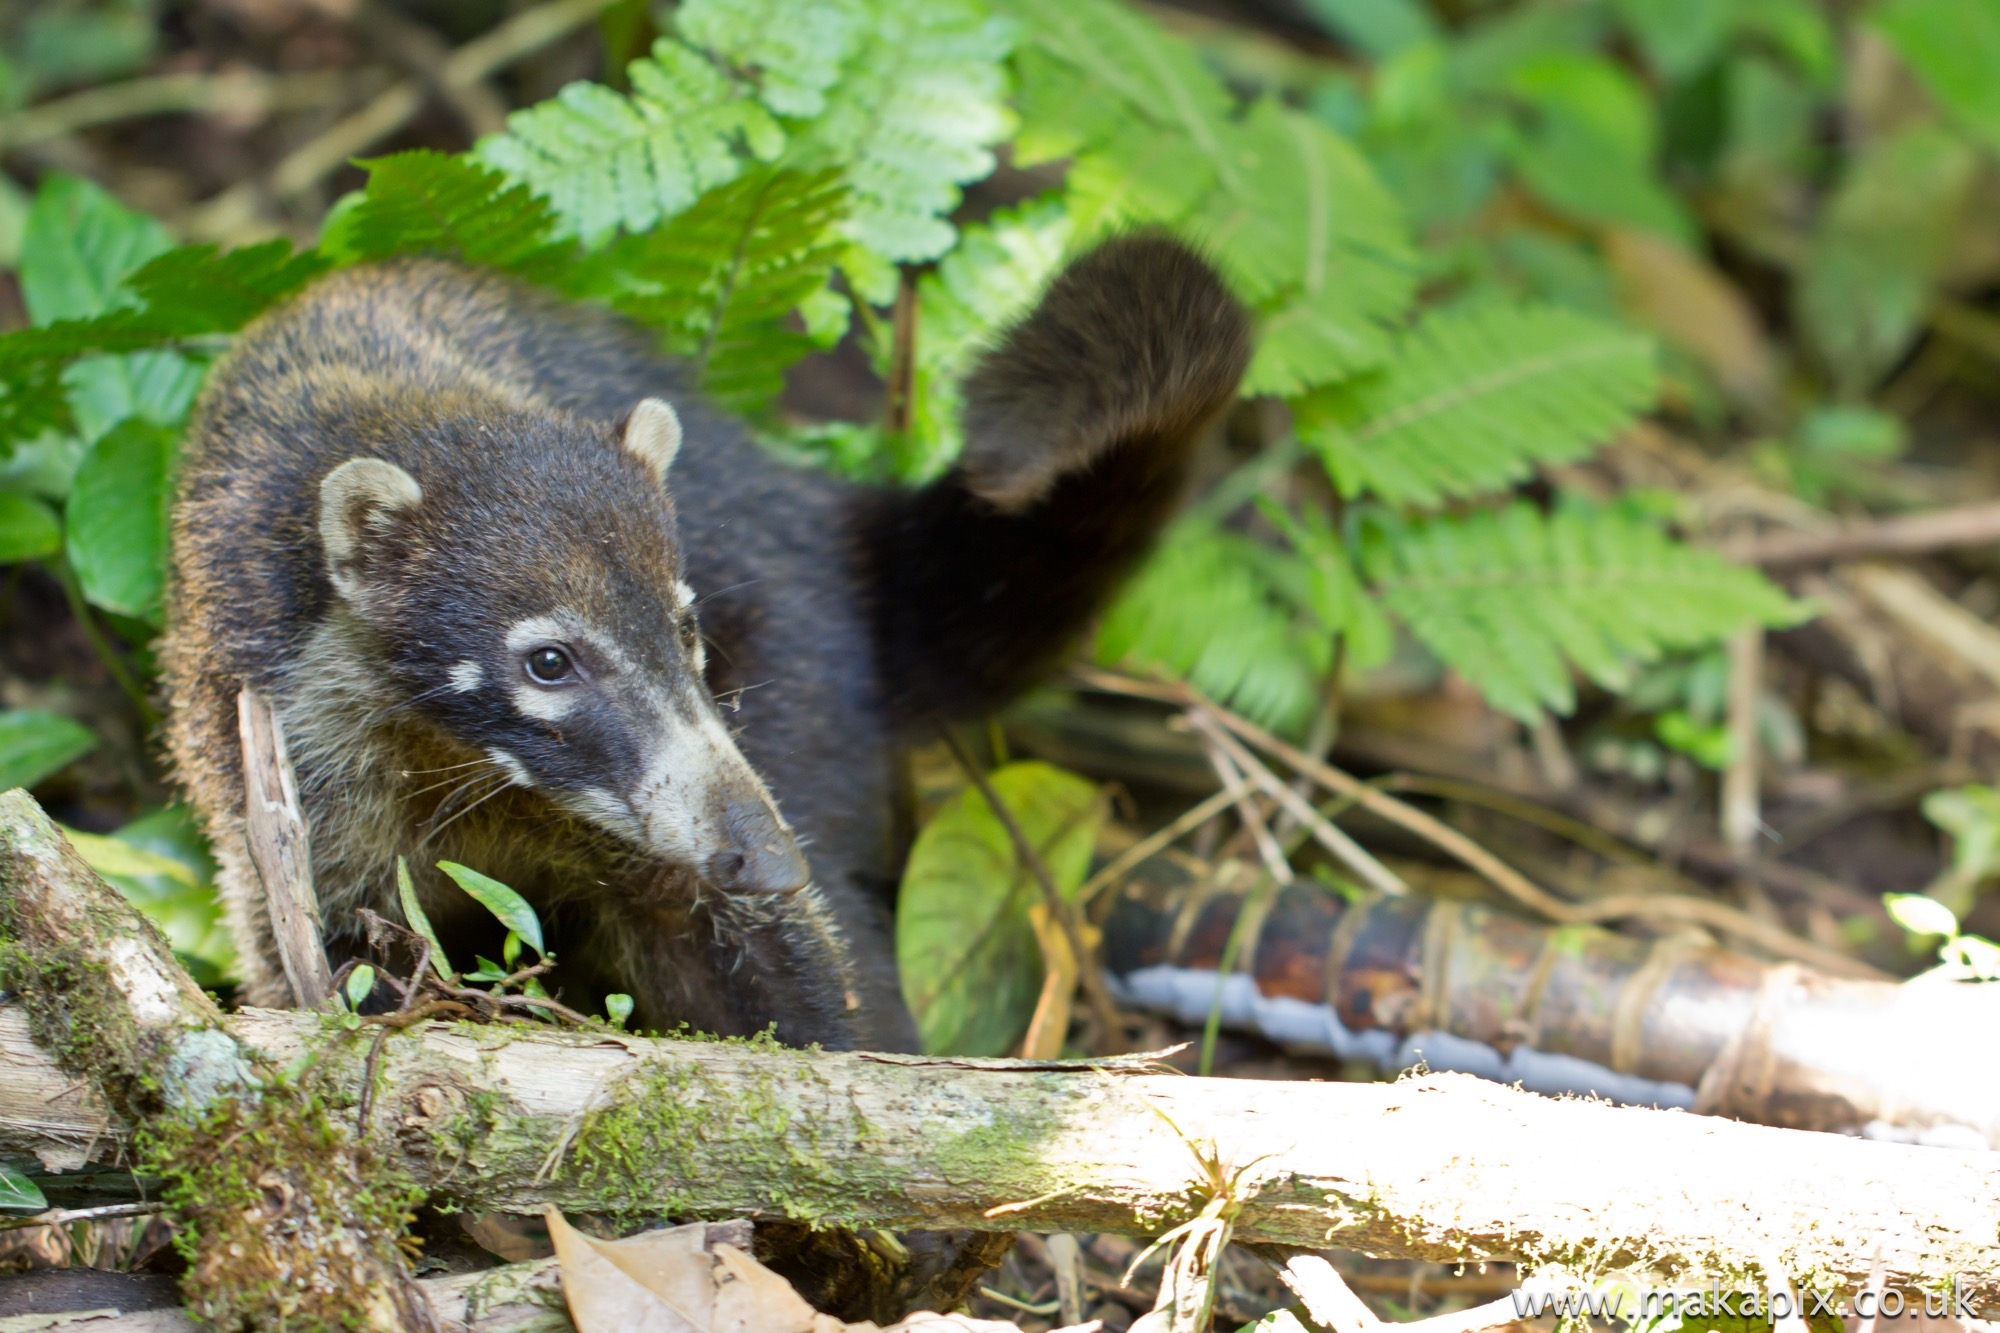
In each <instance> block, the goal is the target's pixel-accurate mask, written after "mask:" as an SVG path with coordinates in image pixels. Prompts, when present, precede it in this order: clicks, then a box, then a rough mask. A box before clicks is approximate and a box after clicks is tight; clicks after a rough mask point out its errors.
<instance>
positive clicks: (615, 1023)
mask: <svg viewBox="0 0 2000 1333" xmlns="http://www.w3.org/2000/svg"><path fill="white" fill-rule="evenodd" d="M604 1014H605V1017H607V1018H609V1019H610V1020H611V1026H612V1027H615V1028H622V1027H624V1026H625V1023H626V1020H628V1019H630V1018H631V1017H632V997H631V996H629V995H607V996H605V997H604Z"/></svg>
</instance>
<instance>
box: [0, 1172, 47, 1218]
mask: <svg viewBox="0 0 2000 1333" xmlns="http://www.w3.org/2000/svg"><path fill="white" fill-rule="evenodd" d="M48 1206H49V1201H48V1198H47V1196H46V1195H44V1194H43V1193H42V1190H41V1186H39V1185H37V1184H35V1182H34V1181H32V1180H30V1179H28V1178H27V1177H26V1176H24V1175H22V1174H21V1173H20V1172H19V1171H16V1170H15V1169H14V1168H13V1167H11V1166H5V1165H0V1211H5V1212H10V1213H40V1212H45V1211H47V1209H48Z"/></svg>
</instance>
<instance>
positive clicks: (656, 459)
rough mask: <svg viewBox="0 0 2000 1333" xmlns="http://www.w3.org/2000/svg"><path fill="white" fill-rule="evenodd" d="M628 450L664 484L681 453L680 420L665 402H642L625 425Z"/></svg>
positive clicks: (670, 405)
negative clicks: (675, 459) (678, 454)
mask: <svg viewBox="0 0 2000 1333" xmlns="http://www.w3.org/2000/svg"><path fill="white" fill-rule="evenodd" d="M625 447H626V448H627V449H629V450H631V451H632V454H633V455H634V456H635V457H637V458H638V460H639V461H640V462H641V463H644V464H645V465H646V466H647V467H649V468H651V469H652V470H653V475H655V476H657V477H658V478H659V479H660V480H661V481H662V482H664V481H665V480H666V479H667V469H668V468H670V467H672V466H673V465H674V455H675V454H677V453H679V452H680V451H681V419H680V416H679V414H678V413H676V412H675V411H674V409H673V405H672V404H671V403H669V402H667V400H666V399H664V398H646V399H642V400H641V401H640V403H639V405H638V406H637V407H635V408H633V409H632V416H631V418H630V419H629V420H628V421H627V422H626V423H625Z"/></svg>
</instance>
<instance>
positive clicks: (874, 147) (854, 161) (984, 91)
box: [784, 0, 1014, 263]
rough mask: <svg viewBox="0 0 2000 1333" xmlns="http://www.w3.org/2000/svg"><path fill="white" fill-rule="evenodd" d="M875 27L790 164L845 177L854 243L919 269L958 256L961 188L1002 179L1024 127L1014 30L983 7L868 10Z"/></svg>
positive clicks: (907, 3)
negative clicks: (1003, 159)
mask: <svg viewBox="0 0 2000 1333" xmlns="http://www.w3.org/2000/svg"><path fill="white" fill-rule="evenodd" d="M865 7H866V12H867V15H868V21H867V23H866V24H865V26H864V27H863V28H862V29H861V32H860V40H859V42H858V44H857V47H856V50H855V53H854V55H853V56H852V57H851V58H850V59H849V61H848V62H847V65H846V67H845V69H844V71H843V74H842V77H841V79H840V80H839V82H838V83H836V84H834V85H833V86H832V87H831V88H829V89H828V90H827V94H826V106H825V109H824V111H822V112H821V113H820V114H819V115H818V116H817V117H816V118H815V119H814V120H812V121H811V122H809V123H808V124H806V125H804V126H802V127H800V128H799V129H798V130H797V131H796V132H795V133H794V136H793V141H792V143H791V144H790V146H789V147H788V149H787V151H786V154H785V159H784V160H785V162H786V164H787V165H790V166H794V167H797V168H801V169H805V170H816V169H820V168H824V167H829V166H831V167H837V168H839V170H840V172H841V177H842V179H843V180H844V181H845V182H846V184H847V188H848V192H849V195H850V203H849V207H848V215H847V218H846V220H845V222H844V223H843V226H844V228H845V231H846V235H847V236H848V237H849V239H851V240H852V241H854V242H855V243H856V244H857V245H859V246H861V247H862V248H864V249H866V250H868V251H869V252H871V253H873V254H875V255H877V256H879V257H881V258H882V259H885V260H889V261H893V262H896V263H918V262H922V261H925V260H931V259H936V258H937V257H938V256H940V255H942V254H944V253H945V251H947V250H949V249H950V248H951V245H952V242H953V240H954V239H955V236H956V232H955V231H954V229H953V227H952V225H951V223H950V222H948V221H947V220H946V216H947V215H948V214H949V213H950V212H951V211H952V209H954V208H956V207H957V206H958V201H959V186H960V185H962V184H963V183H965V182H967V181H972V180H977V179H979V178H980V177H983V176H986V175H988V174H990V173H991V172H992V170H993V163H994V158H993V152H992V146H993V145H994V144H995V143H998V142H999V141H1000V140H1002V139H1004V138H1005V137H1006V136H1007V134H1008V133H1009V131H1011V130H1012V129H1013V126H1014V120H1013V116H1012V114H1011V112H1009V110H1008V108H1007V103H1006V95H1007V78H1006V72H1005V70H1004V69H1003V67H1002V65H1001V62H1002V61H1003V60H1004V59H1005V58H1006V56H1007V52H1008V50H1009V48H1010V46H1011V44H1012V42H1011V29H1010V27H1009V25H1007V24H1006V23H1004V22H1001V21H999V20H996V19H993V18H990V17H988V16H987V14H986V11H985V8H984V6H983V5H981V4H979V3H976V2H975V0H865Z"/></svg>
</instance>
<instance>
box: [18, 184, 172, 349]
mask: <svg viewBox="0 0 2000 1333" xmlns="http://www.w3.org/2000/svg"><path fill="white" fill-rule="evenodd" d="M172 248H173V241H172V240H170V239H169V238H168V236H167V233H166V229H165V228H163V227H161V226H160V224H159V223H157V222H155V221H154V220H153V219H152V218H149V217H147V216H146V215H145V214H144V213H138V212H134V211H133V210H132V209H129V208H127V207H125V206H124V205H123V204H121V203H119V202H118V201H117V200H116V199H113V198H112V197H111V196H110V195H109V194H106V193H105V192H104V191H103V190H102V189H100V188H99V187H97V186H95V185H93V184H91V183H90V182H89V181H85V180H79V179H77V178H76V177H74V176H62V175H50V176H46V177H44V178H43V180H42V185H41V188H40V190H39V191H37V192H36V195H35V202H34V206H33V207H32V208H31V209H30V210H29V212H28V226H27V231H26V232H25V234H23V236H22V237H21V299H22V301H23V302H24V303H25V304H26V305H27V307H28V315H29V318H31V319H33V320H34V322H35V323H37V324H53V323H55V322H56V321H57V320H63V319H88V318H90V317H91V316H93V315H101V314H103V313H104V312H105V311H107V310H110V309H112V308H113V307H114V306H122V305H131V304H133V303H134V302H133V297H132V295H131V293H130V292H128V291H127V290H125V288H124V282H125V279H126V278H128V277H130V276H131V274H132V273H133V272H134V271H135V270H137V269H138V267H139V266H140V265H141V264H144V263H145V262H146V261H147V260H149V259H151V258H153V257H154V256H155V255H159V254H163V253H164V252H166V251H167V250H170V249H172Z"/></svg>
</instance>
